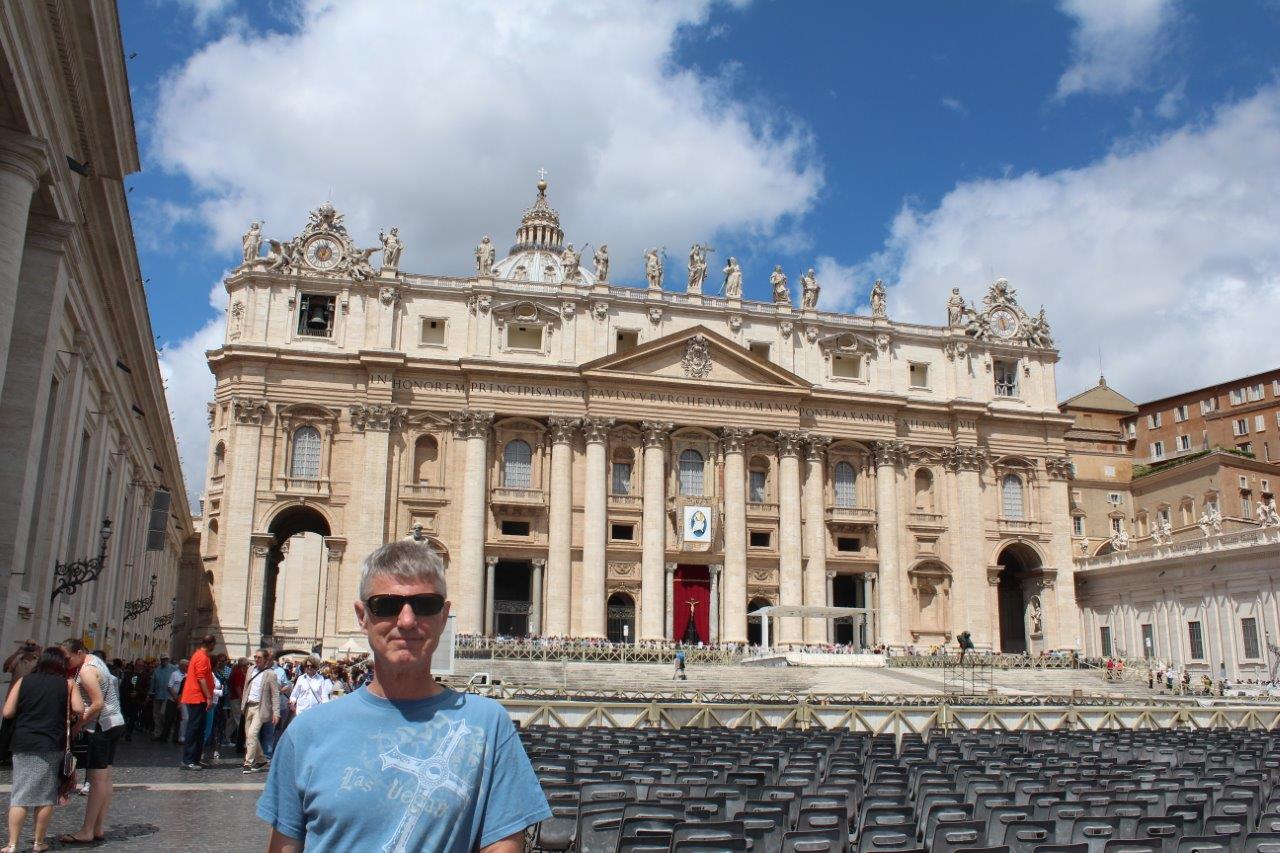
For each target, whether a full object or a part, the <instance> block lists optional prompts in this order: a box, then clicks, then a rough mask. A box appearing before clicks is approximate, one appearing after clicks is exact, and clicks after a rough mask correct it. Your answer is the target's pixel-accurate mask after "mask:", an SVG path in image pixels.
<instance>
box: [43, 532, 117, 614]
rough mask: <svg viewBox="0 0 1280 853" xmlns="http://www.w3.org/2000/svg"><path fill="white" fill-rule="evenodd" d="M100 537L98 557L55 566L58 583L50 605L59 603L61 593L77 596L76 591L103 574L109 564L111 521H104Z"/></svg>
mask: <svg viewBox="0 0 1280 853" xmlns="http://www.w3.org/2000/svg"><path fill="white" fill-rule="evenodd" d="M98 536H99V537H101V540H102V545H101V547H100V548H99V549H98V556H96V557H91V558H89V559H86V560H76V561H75V562H72V563H57V564H56V565H55V566H54V568H53V577H54V580H55V581H56V583H55V584H54V586H53V593H52V594H51V595H50V596H49V603H50V604H52V603H53V602H54V601H57V599H58V595H59V594H60V593H66V594H67V595H75V594H76V590H78V589H79V588H80V587H82V586H84V585H85V584H87V583H92V582H93V581H96V580H97V579H98V575H100V574H102V568H103V566H104V565H106V562H107V540H108V539H110V538H111V519H109V518H104V519H103V520H102V530H101V531H99V533H98Z"/></svg>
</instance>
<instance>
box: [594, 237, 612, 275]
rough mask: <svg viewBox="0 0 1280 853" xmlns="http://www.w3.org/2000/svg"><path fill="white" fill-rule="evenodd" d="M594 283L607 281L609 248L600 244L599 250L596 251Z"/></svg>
mask: <svg viewBox="0 0 1280 853" xmlns="http://www.w3.org/2000/svg"><path fill="white" fill-rule="evenodd" d="M595 259H596V281H608V280H609V246H608V245H607V244H604V243H601V244H600V248H599V249H596V254H595Z"/></svg>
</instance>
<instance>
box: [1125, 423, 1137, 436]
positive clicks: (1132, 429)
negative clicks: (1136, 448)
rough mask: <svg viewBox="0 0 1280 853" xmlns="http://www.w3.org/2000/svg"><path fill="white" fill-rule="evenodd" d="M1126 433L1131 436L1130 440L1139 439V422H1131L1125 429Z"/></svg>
mask: <svg viewBox="0 0 1280 853" xmlns="http://www.w3.org/2000/svg"><path fill="white" fill-rule="evenodd" d="M1125 433H1126V434H1127V435H1128V436H1129V438H1137V437H1138V422H1137V421H1129V425H1128V426H1127V427H1125Z"/></svg>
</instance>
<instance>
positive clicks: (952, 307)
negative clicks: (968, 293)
mask: <svg viewBox="0 0 1280 853" xmlns="http://www.w3.org/2000/svg"><path fill="white" fill-rule="evenodd" d="M967 311H968V306H966V305H965V302H964V297H963V296H961V295H960V288H958V287H953V288H951V296H950V297H948V298H947V325H948V326H950V327H951V328H955V327H957V326H963V325H965V315H966V313H967Z"/></svg>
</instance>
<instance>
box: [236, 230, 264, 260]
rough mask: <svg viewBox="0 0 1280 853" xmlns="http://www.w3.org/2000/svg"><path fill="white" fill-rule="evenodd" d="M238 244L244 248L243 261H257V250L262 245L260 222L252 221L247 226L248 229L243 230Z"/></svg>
mask: <svg viewBox="0 0 1280 853" xmlns="http://www.w3.org/2000/svg"><path fill="white" fill-rule="evenodd" d="M240 244H241V246H242V247H243V249H244V262H245V264H246V265H249V264H254V263H257V261H258V250H259V248H260V247H261V246H262V223H261V222H254V223H252V224H251V225H250V226H249V230H248V231H246V232H244V237H242V238H241V240H240Z"/></svg>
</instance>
